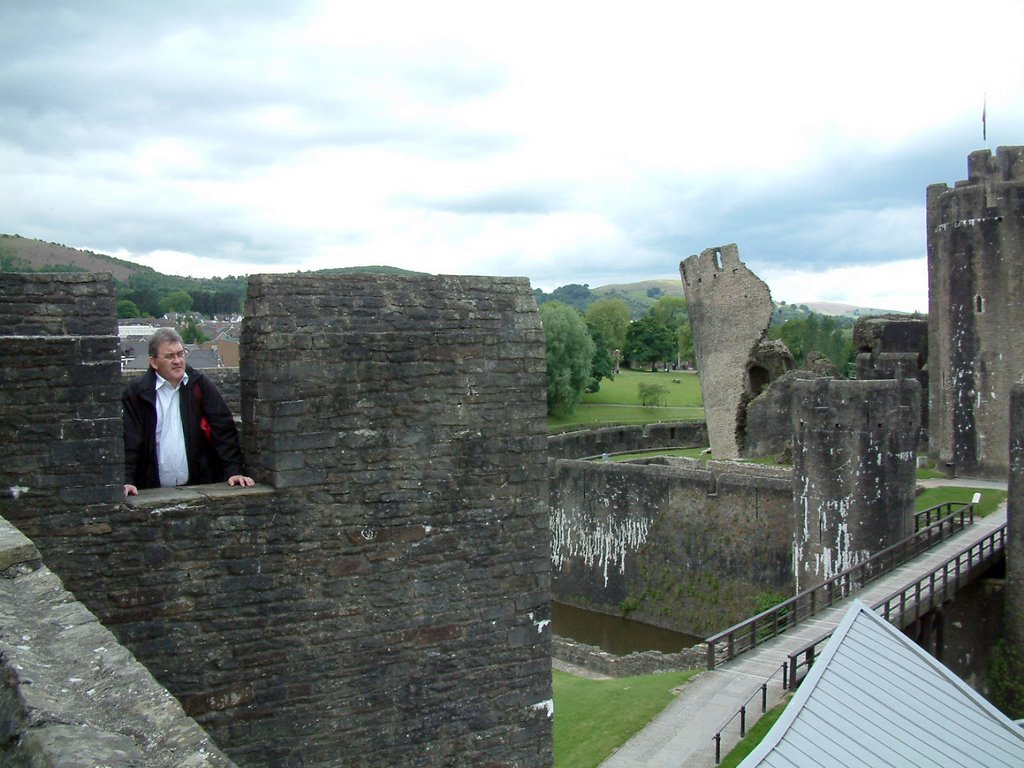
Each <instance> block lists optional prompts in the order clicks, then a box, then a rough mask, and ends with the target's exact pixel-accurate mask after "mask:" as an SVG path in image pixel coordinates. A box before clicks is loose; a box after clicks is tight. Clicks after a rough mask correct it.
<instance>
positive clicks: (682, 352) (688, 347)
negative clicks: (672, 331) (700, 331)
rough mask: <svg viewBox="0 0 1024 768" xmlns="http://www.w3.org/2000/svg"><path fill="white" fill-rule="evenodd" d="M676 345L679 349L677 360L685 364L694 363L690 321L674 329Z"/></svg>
mask: <svg viewBox="0 0 1024 768" xmlns="http://www.w3.org/2000/svg"><path fill="white" fill-rule="evenodd" d="M676 345H677V346H678V349H679V359H680V360H681V361H684V362H687V363H696V362H697V354H696V353H695V352H694V351H693V329H692V328H691V327H690V321H689V320H687V321H686V322H685V323H683V324H682V325H680V326H679V327H678V328H676Z"/></svg>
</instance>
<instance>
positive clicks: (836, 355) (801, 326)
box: [768, 313, 853, 371]
mask: <svg viewBox="0 0 1024 768" xmlns="http://www.w3.org/2000/svg"><path fill="white" fill-rule="evenodd" d="M768 338H771V339H782V341H784V342H785V343H786V346H787V347H789V351H790V353H792V355H793V359H794V360H795V361H796V363H797V365H803V363H804V361H805V360H806V359H807V356H808V355H809V354H810V353H811V352H818V353H819V354H822V355H824V356H825V357H827V358H828V359H829V360H831V361H832V363H833V365H835V366H836V368H838V369H839V370H840V371H845V370H846V369H847V366H848V365H849V363H850V361H851V360H852V358H853V348H852V343H851V339H850V332H849V330H848V329H844V328H841V327H840V324H839V322H838V321H837V320H836V319H835V318H834V317H832V316H831V315H824V316H822V315H816V314H813V313H812V314H810V315H807V316H806V317H796V318H792V319H790V320H787V321H786V322H785V323H783V324H782V325H781V326H772V327H771V328H770V329H769V331H768Z"/></svg>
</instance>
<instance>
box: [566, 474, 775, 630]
mask: <svg viewBox="0 0 1024 768" xmlns="http://www.w3.org/2000/svg"><path fill="white" fill-rule="evenodd" d="M550 487H551V515H552V518H551V560H552V594H553V596H554V598H555V599H556V600H559V601H562V602H566V603H569V604H574V605H579V606H581V607H586V608H592V609H595V610H599V611H604V612H606V613H612V614H619V613H621V612H622V611H623V610H624V609H628V610H629V616H630V618H633V619H637V620H639V621H645V622H647V623H650V624H655V625H658V626H662V627H667V628H670V629H675V630H678V631H681V632H686V633H688V634H693V635H708V634H712V633H714V632H716V631H718V630H720V629H724V628H725V627H728V626H730V625H732V624H733V623H735V622H737V621H740V620H741V619H743V618H745V617H746V616H749V615H751V614H752V613H756V612H757V609H758V605H759V599H760V598H763V597H764V596H765V595H768V594H772V595H786V596H788V595H790V594H792V592H793V565H792V524H791V519H792V500H791V494H792V491H791V481H790V479H789V472H788V470H785V469H780V468H773V467H761V466H757V465H738V464H733V463H727V462H709V463H708V464H707V465H705V464H701V463H700V462H696V461H690V460H686V459H660V460H656V461H652V462H646V463H643V464H639V463H625V462H589V461H571V460H558V461H552V462H551V483H550Z"/></svg>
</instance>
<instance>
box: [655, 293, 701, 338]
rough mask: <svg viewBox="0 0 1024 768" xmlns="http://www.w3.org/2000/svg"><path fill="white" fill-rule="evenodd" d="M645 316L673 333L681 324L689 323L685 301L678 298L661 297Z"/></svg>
mask: <svg viewBox="0 0 1024 768" xmlns="http://www.w3.org/2000/svg"><path fill="white" fill-rule="evenodd" d="M647 314H649V315H650V316H651V317H654V318H656V319H657V320H658V322H660V323H663V324H664V325H667V326H668V327H669V328H670V329H672V330H673V331H674V330H676V329H677V328H678V327H679V326H680V325H682V324H683V323H688V322H689V321H690V315H689V312H688V311H687V308H686V299H681V298H679V297H678V296H662V297H661V298H660V299H658V300H657V301H656V302H655V303H654V304H653V305H652V306H651V308H650V309H649V310H647Z"/></svg>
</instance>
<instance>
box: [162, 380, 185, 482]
mask: <svg viewBox="0 0 1024 768" xmlns="http://www.w3.org/2000/svg"><path fill="white" fill-rule="evenodd" d="M187 383H188V374H187V373H186V374H185V375H184V377H183V378H182V380H181V382H180V383H179V384H178V386H177V387H176V388H175V387H172V386H171V383H170V382H169V381H167V379H165V378H164V377H163V376H161V375H160V374H159V373H158V374H156V457H157V468H158V470H159V472H160V486H161V487H162V488H168V487H171V486H175V485H185V483H187V482H188V458H187V457H186V456H185V432H184V430H183V429H182V426H181V390H182V388H183V387H184V385H185V384H187Z"/></svg>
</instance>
